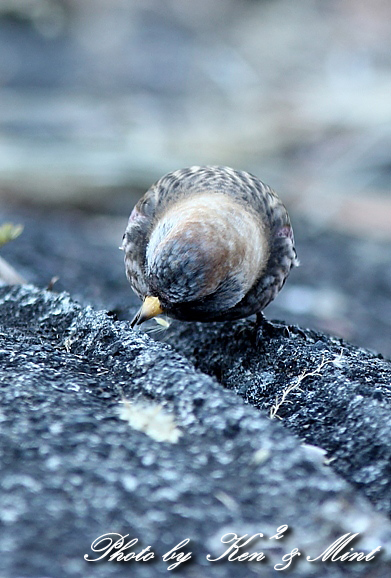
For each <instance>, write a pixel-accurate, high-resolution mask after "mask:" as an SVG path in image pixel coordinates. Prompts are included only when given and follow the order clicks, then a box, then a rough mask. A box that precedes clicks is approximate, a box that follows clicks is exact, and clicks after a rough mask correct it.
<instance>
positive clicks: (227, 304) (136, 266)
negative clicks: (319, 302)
mask: <svg viewBox="0 0 391 578" xmlns="http://www.w3.org/2000/svg"><path fill="white" fill-rule="evenodd" d="M123 249H124V252H125V268H126V274H127V277H128V279H129V281H130V284H131V286H132V288H133V290H134V291H135V292H136V293H137V295H138V296H139V297H140V298H141V299H144V298H145V297H147V296H152V297H157V298H158V302H159V304H160V305H161V309H162V310H163V311H164V312H165V313H167V315H169V316H171V317H174V318H178V319H182V320H186V321H193V320H199V321H212V320H227V319H238V318H241V317H246V316H248V315H251V314H253V313H260V312H261V311H262V310H263V309H264V308H265V307H266V306H267V305H268V304H269V303H270V301H272V300H273V299H274V298H275V296H276V295H277V293H278V291H279V290H280V289H281V287H282V286H283V284H284V282H285V280H286V277H287V276H288V274H289V271H290V269H291V268H292V267H293V266H294V265H296V264H297V258H296V251H295V248H294V239H293V231H292V227H291V224H290V220H289V216H288V213H287V211H286V209H285V207H284V205H283V204H282V203H281V201H280V200H279V198H278V197H277V195H276V194H275V193H274V191H273V190H272V189H270V187H268V186H267V185H265V184H263V183H262V182H261V181H260V180H259V179H257V177H255V176H253V175H251V174H249V173H247V172H244V171H236V170H233V169H231V168H229V167H213V166H212V167H190V168H187V169H182V170H178V171H175V172H173V173H169V174H167V175H165V176H164V177H162V178H161V179H160V180H159V181H157V182H156V183H155V184H154V185H153V186H152V187H151V188H150V189H149V190H148V191H147V193H146V194H145V195H144V196H143V197H142V198H141V199H140V201H139V202H138V203H137V205H136V206H135V208H134V209H133V211H132V213H131V215H130V218H129V222H128V226H127V229H126V232H125V234H124V238H123Z"/></svg>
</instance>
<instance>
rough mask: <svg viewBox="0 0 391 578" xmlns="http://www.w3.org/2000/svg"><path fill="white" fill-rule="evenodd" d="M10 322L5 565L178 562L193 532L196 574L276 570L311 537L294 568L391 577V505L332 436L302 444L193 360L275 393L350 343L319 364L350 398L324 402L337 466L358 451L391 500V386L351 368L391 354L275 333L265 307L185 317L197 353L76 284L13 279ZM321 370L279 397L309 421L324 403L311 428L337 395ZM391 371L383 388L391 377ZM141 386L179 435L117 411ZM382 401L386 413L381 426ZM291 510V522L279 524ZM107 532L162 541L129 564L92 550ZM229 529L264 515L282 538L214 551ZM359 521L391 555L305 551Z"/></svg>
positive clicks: (30, 568)
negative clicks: (389, 479)
mask: <svg viewBox="0 0 391 578" xmlns="http://www.w3.org/2000/svg"><path fill="white" fill-rule="evenodd" d="M0 327H1V329H0V355H1V359H2V366H1V371H0V390H1V396H2V408H1V442H0V443H1V447H0V452H1V462H0V468H1V475H0V486H1V492H0V519H1V524H2V526H3V529H2V532H1V534H0V550H1V552H2V556H1V558H0V573H1V575H3V576H16V575H17V576H37V575H40V576H77V575H89V576H123V575H124V573H125V572H126V571H128V572H131V573H132V575H136V576H140V577H143V576H146V577H149V576H158V575H163V574H164V575H166V574H167V565H168V564H167V563H166V562H163V561H162V560H161V556H162V555H163V554H164V553H165V552H167V551H168V550H170V549H171V548H172V547H173V546H175V545H176V544H178V543H179V542H180V541H181V540H184V539H185V538H190V540H191V542H190V544H189V545H188V547H186V548H185V551H191V552H192V560H191V561H190V562H189V563H187V564H185V565H183V567H180V568H179V569H177V570H176V573H177V575H180V576H200V575H202V576H205V575H207V576H208V577H209V576H210V577H213V576H216V577H220V576H221V577H222V576H224V577H226V576H235V577H236V576H251V575H254V576H255V575H258V574H259V573H260V572H261V573H262V575H265V576H268V575H274V573H275V570H274V569H273V566H274V564H276V563H280V562H281V557H282V556H283V555H284V554H286V553H289V552H291V550H292V549H293V548H294V547H297V548H299V550H300V551H301V552H302V557H301V559H300V561H299V562H298V563H297V565H294V566H293V565H292V568H289V570H287V571H286V572H287V573H288V574H289V575H290V576H303V575H311V576H345V575H346V576H368V575H369V574H368V572H370V575H371V576H377V577H383V576H387V572H388V570H387V569H388V568H389V561H390V559H391V525H390V523H389V521H387V519H386V517H385V515H384V514H382V513H379V512H376V511H375V508H374V507H373V506H372V505H371V504H370V503H369V502H368V501H367V500H366V499H364V498H363V497H362V496H360V492H359V491H358V490H355V489H354V487H353V486H352V485H349V484H348V483H346V482H345V481H344V480H343V479H342V477H341V476H338V475H336V474H335V473H334V472H333V471H332V470H331V469H330V467H326V466H325V465H323V464H322V460H323V456H322V454H321V452H320V451H319V450H317V449H316V448H311V447H308V446H302V445H301V444H300V440H299V439H298V438H297V437H296V436H294V435H292V434H291V433H289V432H288V431H287V430H286V429H284V427H283V426H282V425H281V424H280V423H279V422H278V421H277V420H274V421H272V420H270V419H268V418H267V413H266V412H265V411H259V410H257V409H256V408H253V407H250V406H249V405H246V404H245V403H243V401H242V399H241V398H240V397H239V396H238V395H236V393H235V392H234V391H228V390H227V389H224V388H223V387H222V385H221V384H219V383H218V381H217V380H216V379H215V378H214V377H213V376H212V377H211V376H208V375H206V374H205V373H202V372H201V371H199V370H197V369H196V368H195V367H194V366H193V364H192V362H191V359H194V360H195V361H196V363H197V364H198V365H199V366H200V367H201V366H202V369H203V370H204V371H206V370H207V371H208V372H209V373H214V374H216V375H218V377H219V379H220V380H221V381H222V382H224V384H225V385H226V386H227V387H230V388H231V389H233V390H234V389H237V388H240V389H241V393H242V395H244V396H245V397H246V398H247V400H248V401H251V402H252V403H254V404H256V405H258V406H259V407H264V408H268V409H269V402H270V400H274V398H275V395H276V394H277V395H281V389H282V388H283V387H286V385H287V384H290V383H291V381H292V380H294V379H295V377H296V376H297V375H299V374H300V373H302V372H303V371H306V370H307V371H308V370H309V368H311V370H314V369H315V368H316V366H317V365H318V364H319V360H320V359H321V357H322V352H323V353H324V355H325V360H326V361H331V360H333V359H334V358H335V357H337V356H338V355H339V354H340V351H341V349H343V351H342V358H341V360H337V361H334V362H333V364H332V363H329V364H327V365H325V366H324V367H323V368H322V377H321V376H319V382H318V383H320V381H321V380H322V383H323V387H324V388H325V393H324V396H325V397H324V398H320V399H325V400H326V401H327V402H328V403H329V404H330V405H332V406H333V407H334V408H335V412H334V413H333V412H331V413H329V414H327V412H325V411H324V413H323V414H321V417H320V420H319V421H320V423H321V424H323V425H324V429H323V430H322V431H323V432H324V433H323V436H324V437H322V439H324V440H326V441H327V442H328V443H329V444H330V445H331V446H332V448H334V447H335V450H334V449H331V450H330V449H329V448H328V447H327V449H328V451H329V452H330V455H333V457H334V456H336V457H337V460H336V461H337V462H338V464H339V466H338V470H339V471H341V472H342V473H345V470H348V468H349V466H348V463H352V464H353V465H354V466H355V467H354V468H353V469H354V472H353V473H354V475H357V476H358V475H359V474H360V475H361V476H364V478H362V477H361V478H360V479H358V478H357V479H356V480H355V481H356V484H363V485H364V486H365V487H366V486H368V487H371V488H372V490H371V492H372V494H371V495H370V497H371V499H372V500H373V502H374V503H376V504H377V505H378V507H379V508H382V509H384V510H385V509H386V502H387V498H386V492H385V491H384V490H383V491H381V490H380V487H383V488H384V487H385V483H384V482H385V481H386V478H385V477H384V476H385V470H384V467H383V466H382V463H383V461H384V462H385V460H386V457H385V454H384V455H383V454H382V448H381V447H380V445H379V444H380V443H381V439H380V435H379V434H380V432H383V434H385V433H386V432H385V431H384V429H383V428H384V427H385V420H386V415H385V414H386V410H387V405H386V398H385V397H384V401H382V402H380V401H379V400H378V399H376V398H373V399H369V393H368V392H369V391H370V390H371V387H370V384H369V382H368V384H367V386H366V387H365V384H364V381H365V380H364V378H363V375H362V374H361V373H360V372H356V373H355V374H354V379H352V380H351V379H350V378H351V374H348V373H347V369H346V368H347V363H348V361H349V360H350V359H351V358H352V357H353V358H354V359H355V366H356V367H361V368H362V371H364V369H365V367H366V368H367V374H366V375H367V376H368V377H371V376H370V374H369V373H368V367H371V368H372V371H375V370H376V369H380V370H381V371H382V372H383V374H382V375H383V376H384V377H385V376H386V372H387V369H388V372H389V369H390V368H389V365H388V364H387V363H385V362H383V361H380V360H377V359H376V358H374V357H371V356H369V355H367V354H366V353H364V352H362V351H359V350H356V349H354V348H352V347H349V346H347V345H345V344H341V343H340V342H339V341H337V340H332V339H326V338H325V337H324V336H322V335H320V334H315V333H314V332H306V331H304V332H303V331H301V330H297V329H296V328H293V327H289V337H287V336H284V335H278V334H277V335H275V336H272V337H268V338H266V337H264V336H263V335H262V329H261V330H260V331H259V332H258V333H257V332H256V331H255V329H254V326H253V325H252V324H251V323H250V322H240V323H236V324H233V325H232V324H220V325H218V324H210V326H208V325H204V326H202V328H201V327H199V326H198V325H197V324H191V325H189V324H183V325H179V324H178V325H176V328H175V326H174V328H173V329H171V330H170V335H169V334H167V339H168V338H169V339H171V340H172V342H173V343H175V346H176V347H178V348H179V347H180V348H181V349H182V351H183V352H185V353H186V355H187V356H188V358H189V359H186V358H185V357H183V356H182V355H181V354H180V353H177V352H175V351H173V350H172V348H171V347H170V346H169V345H167V344H162V343H159V342H155V341H153V340H151V339H150V338H149V337H148V336H147V335H145V334H144V333H142V332H133V331H131V330H129V328H128V324H127V323H126V322H114V321H113V320H112V318H110V317H109V316H108V315H107V314H106V313H104V312H96V311H94V310H92V309H91V308H89V307H87V308H83V307H81V306H80V305H77V304H76V303H75V302H73V301H72V300H71V299H70V298H69V297H68V296H67V295H66V294H60V295H56V294H53V293H50V292H45V291H40V290H38V289H36V288H34V287H32V286H23V287H13V288H10V287H3V288H0ZM319 342H320V343H321V344H324V348H323V345H322V346H321V347H319V346H318V345H319ZM323 349H324V351H323ZM239 350H240V351H241V352H240V353H239ZM223 352H224V354H223ZM304 353H305V354H306V357H304ZM360 360H361V362H362V365H360V363H359V362H360ZM364 360H366V363H367V366H366V365H365V364H364ZM356 362H357V363H356ZM254 364H256V366H255V365H254ZM373 364H380V365H373ZM352 371H353V369H352ZM336 372H339V373H336ZM388 375H389V373H388ZM349 376H350V377H349ZM326 378H327V379H326ZM307 380H308V381H306V380H303V382H302V389H303V390H305V391H306V394H302V393H300V392H297V391H296V392H292V394H291V395H289V396H288V399H289V401H292V402H294V403H293V405H292V407H291V406H290V405H289V404H288V405H287V404H283V405H282V406H281V408H280V409H279V411H278V414H279V415H280V417H282V418H284V423H287V425H290V426H291V427H296V423H299V422H300V416H301V413H300V410H302V412H303V415H307V417H306V418H305V419H302V421H301V423H303V422H305V424H304V423H303V431H306V430H305V428H304V425H308V424H309V426H310V428H309V429H310V430H311V431H313V428H314V426H313V425H312V421H311V420H313V421H315V420H316V419H317V416H316V413H317V411H318V412H319V411H320V404H319V403H318V397H320V392H319V390H318V389H316V385H317V383H316V381H317V380H318V376H316V377H314V378H313V379H312V381H310V378H307ZM338 380H340V381H338ZM378 383H379V387H378V388H377V392H378V393H379V392H380V394H382V392H383V391H386V389H387V388H386V384H383V382H381V383H380V382H378ZM380 385H381V387H380ZM326 390H327V391H328V393H327V392H326ZM311 391H313V392H314V394H313V395H312V396H311V395H309V394H310V392H311ZM337 391H339V392H340V395H339V396H337ZM260 392H262V396H261V395H260ZM266 392H267V396H268V397H267V398H266V397H265V395H266ZM298 393H299V394H300V396H301V398H300V399H299V397H298ZM307 395H308V398H307ZM354 396H356V397H354ZM357 396H362V397H363V398H364V399H367V401H368V404H365V403H362V399H361V398H359V397H357ZM124 397H125V398H126V399H130V400H132V401H140V400H144V402H145V403H149V404H152V403H156V402H158V403H159V404H161V405H162V406H163V408H164V410H165V411H166V412H168V413H170V414H172V415H173V416H174V419H175V422H176V425H177V427H178V428H179V429H180V430H181V432H182V435H181V437H180V438H179V440H178V443H169V442H162V443H159V442H157V441H156V440H154V439H152V438H151V437H150V435H147V434H146V433H143V432H142V431H137V430H136V429H134V428H131V427H130V425H128V423H126V422H125V421H123V420H120V419H119V416H118V411H117V410H118V407H120V402H121V400H123V398H124ZM266 399H268V400H269V401H266ZM369 401H371V402H373V403H375V402H376V403H378V404H380V408H379V407H377V408H376V407H375V406H373V405H372V404H371V403H369ZM304 406H306V407H307V409H305V407H304ZM316 408H318V409H316ZM347 408H350V411H347ZM366 408H369V413H368V418H370V420H372V421H370V422H369V423H368V422H367V421H366V417H365V410H366ZM380 409H381V411H380ZM375 411H377V413H376V416H379V415H380V417H381V419H382V420H384V421H381V422H380V426H379V429H378V426H377V425H375V423H374V420H373V416H374V415H375V414H374V412H375ZM338 412H342V416H345V418H344V422H342V421H340V420H338V419H337V417H336V416H337V415H338ZM296 416H297V417H296ZM346 416H351V421H350V422H349V421H348V420H347V419H346ZM356 416H359V423H358V424H356V425H355V422H354V418H355V417H356ZM290 420H291V421H292V424H291V423H290ZM364 424H365V428H363V425H364ZM359 425H360V427H361V431H360V436H363V437H361V438H360V439H362V440H363V442H362V443H366V444H367V447H366V448H365V452H366V453H367V455H368V454H370V447H372V448H376V452H377V453H376V454H375V455H376V457H377V459H376V460H373V461H372V462H370V461H369V460H368V457H367V461H366V468H367V469H366V470H365V465H364V462H363V460H364V458H363V457H360V456H358V457H357V456H356V455H355V454H354V452H355V451H357V450H356V447H357V446H359V440H355V439H354V436H355V435H358V432H359V429H357V428H358V426H359ZM343 426H345V427H346V430H345V432H344V431H343ZM319 427H320V426H319ZM365 429H366V430H367V431H368V433H367V435H365V431H363V430H365ZM349 430H350V432H351V433H349ZM337 432H338V435H339V438H337V437H336V433H337ZM371 432H372V433H371ZM302 437H304V436H302ZM306 439H308V438H306ZM313 443H314V442H313ZM337 444H339V445H338V448H337ZM344 444H345V446H344ZM318 445H321V444H318ZM338 452H340V453H338ZM350 452H353V454H351V453H350ZM363 455H364V452H363ZM343 459H344V460H346V462H347V463H346V467H345V469H344V468H343V465H342V464H343ZM356 460H357V461H356ZM365 475H366V477H365ZM381 476H383V477H381ZM380 478H381V479H382V480H383V486H382V485H381V484H380ZM283 524H287V525H288V526H289V527H290V529H291V531H290V532H288V533H287V534H286V536H284V538H282V539H281V540H278V541H277V540H272V541H269V540H268V538H270V537H271V536H273V535H274V534H275V533H276V531H277V528H278V527H279V526H281V525H283ZM108 532H118V533H121V534H129V539H130V538H133V537H137V538H139V540H140V543H139V544H140V547H139V548H138V547H137V546H138V545H137V546H135V547H134V548H133V549H132V550H134V551H136V552H139V551H140V550H141V548H142V547H146V546H148V545H150V546H151V548H152V550H153V551H154V552H155V553H156V559H155V561H150V562H146V563H142V562H134V561H130V562H129V563H128V564H129V565H130V568H129V570H126V569H124V566H123V565H122V564H121V563H119V562H115V561H113V562H100V563H88V562H86V561H85V560H84V559H83V556H84V555H85V554H88V555H89V556H90V557H91V558H93V557H97V556H98V554H95V555H94V554H93V553H92V552H91V549H90V546H91V543H92V542H93V540H95V539H96V538H97V537H98V536H100V535H102V534H104V533H108ZM227 532H235V533H237V534H238V535H243V534H249V535H252V534H255V533H257V532H263V533H264V534H265V536H266V537H267V539H266V538H263V539H261V540H260V542H259V543H258V544H257V547H255V548H251V547H248V548H245V550H249V551H254V550H257V551H264V552H265V554H266V555H267V559H266V560H264V561H262V562H253V563H249V562H242V563H234V564H232V563H229V562H228V561H223V562H216V563H213V564H211V563H208V562H207V560H206V554H207V553H210V554H211V555H212V556H213V557H218V556H219V555H220V554H221V553H222V552H223V548H222V544H221V543H220V539H221V537H222V536H223V535H224V534H225V533H227ZM347 532H352V533H355V532H359V533H360V536H361V541H360V542H358V543H357V545H356V544H355V546H356V548H355V550H359V549H361V548H362V549H364V550H365V551H366V552H369V551H370V550H372V549H373V548H376V547H377V546H381V549H382V551H381V554H377V555H376V557H375V559H374V560H373V561H372V562H370V563H367V562H362V563H349V562H337V563H335V564H332V565H330V564H329V563H323V562H319V561H318V562H313V563H309V562H306V561H305V556H307V555H308V556H311V557H313V558H315V557H316V556H318V555H319V554H321V553H322V552H323V551H324V550H325V549H326V548H327V547H328V546H329V545H330V544H331V543H332V542H334V541H335V540H336V539H337V538H339V537H340V536H342V535H343V534H346V533H347ZM350 547H351V544H349V545H348V547H347V550H349V548H350ZM224 549H225V548H224ZM125 568H126V566H125ZM291 570H292V571H291Z"/></svg>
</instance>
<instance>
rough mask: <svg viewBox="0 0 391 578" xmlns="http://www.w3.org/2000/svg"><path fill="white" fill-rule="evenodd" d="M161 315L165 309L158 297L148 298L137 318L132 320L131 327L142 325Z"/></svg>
mask: <svg viewBox="0 0 391 578" xmlns="http://www.w3.org/2000/svg"><path fill="white" fill-rule="evenodd" d="M160 313H163V309H162V308H161V305H160V301H159V299H158V298H157V297H146V298H145V299H144V302H143V304H142V305H141V307H140V309H139V310H138V312H137V314H136V316H135V317H134V318H133V319H132V321H131V323H130V327H134V326H135V325H141V323H144V321H147V320H148V319H152V317H156V315H160Z"/></svg>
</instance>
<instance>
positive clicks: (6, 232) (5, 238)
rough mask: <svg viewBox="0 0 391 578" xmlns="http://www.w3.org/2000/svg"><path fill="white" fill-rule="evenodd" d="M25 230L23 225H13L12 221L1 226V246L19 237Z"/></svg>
mask: <svg viewBox="0 0 391 578" xmlns="http://www.w3.org/2000/svg"><path fill="white" fill-rule="evenodd" d="M22 231H23V225H13V224H12V223H4V225H1V226H0V247H2V246H3V245H5V244H6V243H9V242H10V241H13V240H14V239H16V237H19V235H20V234H21V232H22Z"/></svg>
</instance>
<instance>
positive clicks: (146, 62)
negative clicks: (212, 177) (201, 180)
mask: <svg viewBox="0 0 391 578" xmlns="http://www.w3.org/2000/svg"><path fill="white" fill-rule="evenodd" d="M192 164H222V165H230V166H233V167H235V168H240V169H245V170H249V171H250V172H253V173H255V174H256V175H257V176H258V177H260V178H261V179H262V180H263V181H265V182H266V183H268V184H269V185H270V186H272V187H273V188H274V189H275V190H276V191H277V192H278V193H279V195H280V197H281V198H282V199H283V200H284V202H285V204H286V205H287V207H288V209H289V212H290V214H291V218H292V221H293V225H294V230H295V236H296V240H297V250H298V254H299V258H300V261H301V267H300V268H299V269H297V270H295V271H293V272H292V274H291V277H290V279H289V280H288V282H287V284H286V286H285V288H284V290H283V291H282V293H281V294H280V296H279V297H278V298H277V300H276V301H275V303H274V304H272V305H271V306H270V307H269V308H268V309H267V310H266V315H267V316H268V317H269V318H279V319H285V320H286V321H288V322H292V323H299V324H301V325H305V326H309V327H312V328H315V329H321V330H323V331H326V332H329V333H332V334H335V335H338V336H341V337H344V338H346V339H348V340H349V341H351V342H353V343H356V344H359V345H362V346H364V347H367V348H372V349H374V350H376V351H378V352H381V353H383V354H384V355H386V356H388V357H391V251H390V249H391V195H390V191H391V3H390V2H389V0H372V1H371V2H368V0H329V1H328V2H324V1H322V0H300V2H291V1H290V0H215V1H214V2H211V1H210V0H197V2H195V1H194V0H110V2H108V1H105V0H0V201H1V206H0V224H1V223H4V222H8V221H11V222H14V223H17V224H19V223H20V224H22V225H24V231H23V233H22V235H21V236H20V237H19V238H18V239H16V240H14V241H12V242H11V243H9V244H7V245H5V246H4V247H2V248H1V249H0V255H1V256H2V257H3V258H4V259H6V260H7V261H8V263H10V264H11V265H13V266H14V267H15V269H16V270H17V271H18V273H19V274H21V275H22V276H23V277H24V278H25V279H26V280H27V281H29V282H33V283H36V284H38V285H40V286H46V285H47V284H48V283H49V282H50V280H51V279H52V277H55V276H58V277H59V281H58V282H57V284H56V290H67V291H69V292H70V293H71V295H72V296H74V297H76V298H78V299H80V300H81V301H83V302H87V303H92V304H94V305H95V306H97V307H103V308H106V309H111V310H115V311H116V312H117V313H119V314H120V315H121V316H123V317H126V315H127V313H126V309H127V308H128V307H130V309H132V308H134V307H136V305H137V302H136V299H135V297H134V296H133V295H132V292H131V290H130V289H129V287H128V284H127V281H126V279H125V275H124V268H123V263H122V254H121V253H120V252H119V251H118V248H117V247H118V246H119V244H120V242H121V238H122V234H123V231H124V229H125V226H126V222H127V218H128V215H129V213H130V211H131V209H132V207H133V205H134V203H135V202H136V201H137V199H138V197H139V196H140V195H141V194H142V193H143V192H144V191H145V189H146V188H148V187H149V186H150V184H151V183H152V182H153V181H155V180H156V179H157V178H159V177H160V176H162V175H163V174H164V173H166V172H168V171H170V170H175V169H177V168H181V167H185V166H188V165H192ZM130 314H131V313H129V316H130Z"/></svg>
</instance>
